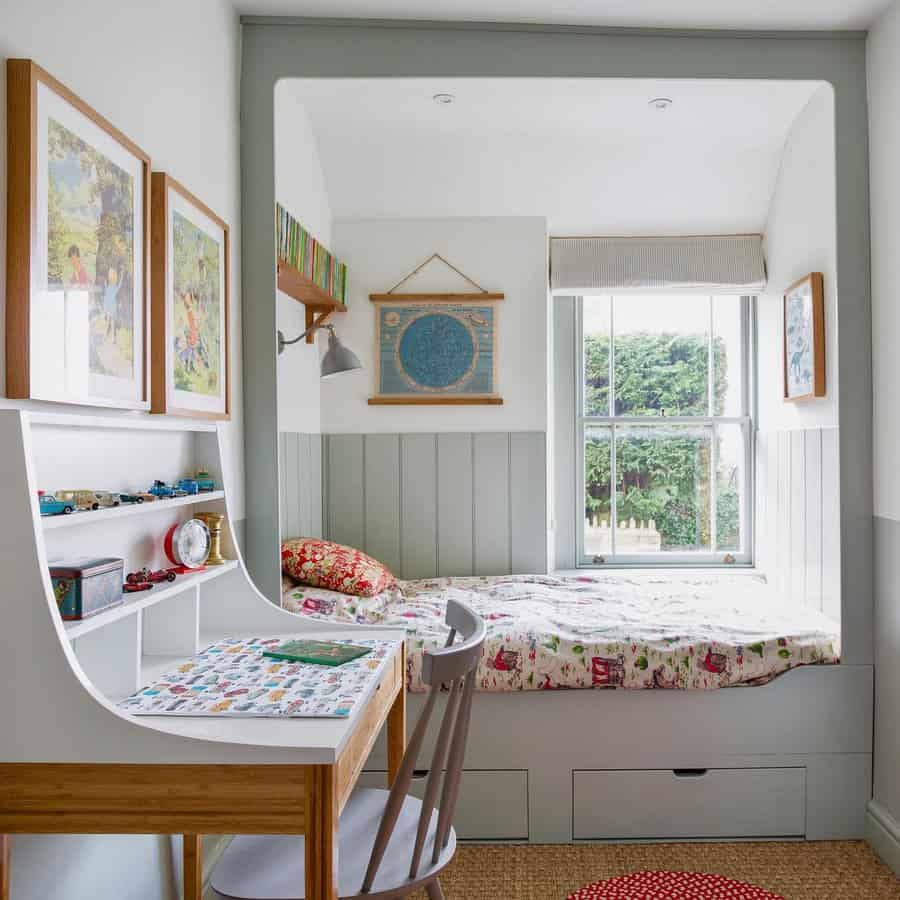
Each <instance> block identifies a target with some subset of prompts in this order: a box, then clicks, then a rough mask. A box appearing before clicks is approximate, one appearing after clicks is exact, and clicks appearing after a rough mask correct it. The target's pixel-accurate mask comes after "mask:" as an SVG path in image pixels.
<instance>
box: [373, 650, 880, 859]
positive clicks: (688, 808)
mask: <svg viewBox="0 0 900 900" xmlns="http://www.w3.org/2000/svg"><path fill="white" fill-rule="evenodd" d="M408 699H409V706H410V721H413V722H414V721H416V719H417V715H418V711H419V708H420V704H421V702H422V699H423V695H418V694H411V695H410V696H409V698H408ZM427 758H429V757H428V755H427V753H423V759H427ZM385 769H386V762H385V757H384V751H383V747H381V746H378V747H377V748H376V750H375V751H374V752H373V755H372V756H371V758H370V760H369V763H368V765H367V770H368V771H369V774H368V775H365V776H364V779H366V780H367V781H368V783H379V782H380V781H381V780H382V778H383V775H381V774H380V773H381V772H383V771H384V770H385ZM871 770H872V667H871V666H850V665H841V666H821V667H808V668H801V669H796V670H794V671H792V672H789V673H787V674H785V675H783V676H781V677H779V678H777V679H775V681H773V682H772V683H770V684H768V685H765V686H762V687H754V688H728V689H723V690H718V691H709V692H675V691H653V690H649V691H638V692H626V691H596V690H595V691H590V690H584V691H560V692H544V691H534V692H528V693H516V694H512V693H506V694H478V695H476V698H475V705H474V710H473V716H472V730H471V736H470V740H469V750H468V753H467V756H466V775H465V778H464V780H463V784H462V789H461V792H460V798H459V805H458V809H457V815H456V826H457V830H458V832H459V835H460V837H461V838H466V839H477V840H510V841H530V842H532V843H568V842H572V841H579V840H588V841H590V840H644V839H647V840H654V839H658V840H673V839H677V840H689V839H732V838H756V839H765V838H806V839H808V840H821V839H838V838H860V837H862V836H863V834H864V831H865V814H866V803H867V801H868V799H869V797H870V796H871ZM423 781H424V779H420V781H419V786H420V788H421V787H423V786H424V785H423V784H422V782H423Z"/></svg>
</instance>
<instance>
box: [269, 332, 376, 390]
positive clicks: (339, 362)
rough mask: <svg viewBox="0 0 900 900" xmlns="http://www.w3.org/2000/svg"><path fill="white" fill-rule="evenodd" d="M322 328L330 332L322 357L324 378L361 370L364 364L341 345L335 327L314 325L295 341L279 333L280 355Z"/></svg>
mask: <svg viewBox="0 0 900 900" xmlns="http://www.w3.org/2000/svg"><path fill="white" fill-rule="evenodd" d="M321 328H325V329H327V330H328V349H327V350H326V351H325V355H324V356H323V357H322V365H321V375H322V378H331V376H332V375H340V374H341V373H343V372H352V371H353V370H354V369H361V368H362V363H361V362H360V361H359V357H358V356H357V355H356V354H355V353H354V352H353V351H352V350H350V349H348V348H347V347H345V346H344V345H343V344H342V343H341V339H340V338H339V337H338V336H337V335H336V334H335V333H334V326H333V325H312V326H310V327H309V328H307V329H306V331H304V332H303V334H301V335H298V336H297V337H295V338H294V339H293V340H290V341H289V340H287V339H286V338H285V336H284V334H283V333H282V332H281V331H279V332H278V355H279V356H280V355H281V354H282V353H284V348H285V347H289V346H290V345H291V344H296V343H297V342H298V341H302V340H303V338H305V337H306V336H307V335H308V334H309V333H310V332H316V331H318V330H319V329H321Z"/></svg>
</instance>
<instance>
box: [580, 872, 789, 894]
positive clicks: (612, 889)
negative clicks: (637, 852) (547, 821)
mask: <svg viewBox="0 0 900 900" xmlns="http://www.w3.org/2000/svg"><path fill="white" fill-rule="evenodd" d="M567 900H784V898H783V897H781V896H780V895H779V894H773V893H772V892H771V891H766V890H763V889H762V888H759V887H755V886H754V885H752V884H744V883H743V882H740V881H732V880H731V879H730V878H725V877H723V876H722V875H706V874H704V873H702V872H634V873H632V874H631V875H620V876H619V877H618V878H607V879H606V880H605V881H598V882H595V883H594V884H589V885H587V886H586V887H583V888H579V889H578V890H577V891H575V893H574V894H569V896H568V898H567Z"/></svg>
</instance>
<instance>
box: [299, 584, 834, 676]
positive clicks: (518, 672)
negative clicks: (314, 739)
mask: <svg viewBox="0 0 900 900" xmlns="http://www.w3.org/2000/svg"><path fill="white" fill-rule="evenodd" d="M283 587H284V589H283V594H282V605H283V606H284V608H286V609H288V610H290V611H292V612H296V613H300V614H302V615H305V616H309V617H312V618H318V619H323V620H327V621H337V622H341V621H343V622H354V623H357V624H368V625H392V626H396V625H401V626H403V627H405V628H406V630H407V633H408V635H409V641H408V657H407V686H408V688H409V690H411V691H414V692H419V691H423V690H424V685H423V683H422V678H421V672H422V654H423V651H424V650H425V649H428V648H432V647H437V646H442V645H443V644H444V642H445V640H446V636H447V630H446V626H445V625H444V623H443V616H444V609H445V607H446V603H447V599H448V598H449V597H451V596H453V597H456V598H458V599H460V600H462V601H463V602H465V603H468V604H469V605H471V606H472V607H473V608H474V609H475V610H476V611H477V612H479V613H480V614H481V615H482V616H483V617H484V619H485V620H486V622H487V625H488V638H487V641H486V643H485V650H484V655H483V657H482V661H481V665H480V667H479V670H478V685H477V688H478V690H480V691H487V692H505V691H530V690H556V689H561V688H623V689H626V690H641V689H648V688H653V689H668V690H711V689H715V688H722V687H732V686H747V685H761V684H765V683H766V682H768V681H771V680H772V679H773V678H775V677H776V676H777V675H780V674H782V673H784V672H786V671H788V670H790V669H793V668H796V667H798V666H806V665H823V664H834V663H838V662H839V661H840V633H839V628H838V626H837V625H836V624H835V623H833V622H832V621H831V620H830V619H828V618H826V617H825V616H824V615H823V614H822V613H820V612H819V611H818V610H814V609H810V608H803V607H788V606H786V605H784V604H779V603H778V601H777V598H776V597H775V596H774V594H773V593H772V591H771V589H770V588H769V586H768V585H767V584H766V582H765V579H763V578H761V577H757V576H752V575H743V574H741V575H734V576H722V575H712V576H680V577H672V576H665V577H664V576H661V575H626V574H622V575H618V574H616V575H608V574H585V575H579V576H576V577H555V576H548V575H506V576H492V577H489V576H484V577H462V578H433V579H425V580H420V581H401V582H398V584H397V586H396V587H394V588H392V589H390V590H387V591H385V592H383V593H381V594H378V595H376V596H375V597H371V598H359V597H350V596H347V595H344V594H339V593H336V592H333V591H328V590H323V589H319V588H310V587H307V586H305V585H302V584H298V583H297V582H295V581H293V579H291V578H290V577H289V576H285V578H284V585H283Z"/></svg>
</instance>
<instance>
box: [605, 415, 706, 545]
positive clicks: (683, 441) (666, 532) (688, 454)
mask: <svg viewBox="0 0 900 900" xmlns="http://www.w3.org/2000/svg"><path fill="white" fill-rule="evenodd" d="M711 447H712V428H711V427H710V426H692V425H651V426H644V425H639V426H629V427H617V428H616V507H617V508H616V521H617V528H616V555H619V554H623V555H624V554H635V553H642V554H644V553H659V552H663V553H665V552H670V553H671V552H690V551H698V550H706V551H709V549H710V521H709V520H710V515H709V512H710V493H709V492H710V450H711Z"/></svg>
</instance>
